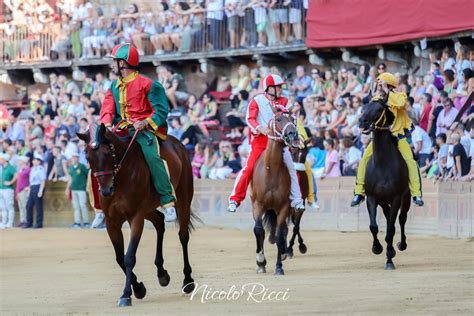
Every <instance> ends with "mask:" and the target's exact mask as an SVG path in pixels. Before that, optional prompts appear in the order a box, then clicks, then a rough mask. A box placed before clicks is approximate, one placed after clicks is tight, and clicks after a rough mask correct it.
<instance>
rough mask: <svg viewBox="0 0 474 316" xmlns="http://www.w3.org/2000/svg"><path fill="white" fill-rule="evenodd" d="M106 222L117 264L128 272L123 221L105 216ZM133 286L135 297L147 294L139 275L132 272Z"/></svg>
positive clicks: (140, 297)
mask: <svg viewBox="0 0 474 316" xmlns="http://www.w3.org/2000/svg"><path fill="white" fill-rule="evenodd" d="M105 223H106V227H107V234H108V235H109V238H110V241H111V242H112V245H113V247H114V251H115V260H116V261H117V264H118V265H119V266H120V268H121V269H122V271H123V272H124V273H125V275H126V273H127V270H126V267H125V259H124V243H123V234H122V224H123V221H119V222H117V221H112V220H110V219H109V218H107V217H106V218H105ZM131 282H132V286H133V290H134V292H135V297H136V298H138V299H142V298H143V297H145V295H146V288H145V286H144V285H143V283H142V282H140V283H138V281H137V276H136V275H135V274H134V273H133V272H132V280H131Z"/></svg>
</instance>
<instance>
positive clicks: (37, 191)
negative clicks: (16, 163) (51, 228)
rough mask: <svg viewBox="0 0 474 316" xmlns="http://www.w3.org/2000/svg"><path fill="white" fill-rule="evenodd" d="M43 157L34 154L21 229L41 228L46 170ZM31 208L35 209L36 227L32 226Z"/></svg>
mask: <svg viewBox="0 0 474 316" xmlns="http://www.w3.org/2000/svg"><path fill="white" fill-rule="evenodd" d="M42 164H43V156H41V155H40V154H37V153H35V154H34V156H33V168H31V171H30V188H29V189H28V190H29V196H28V202H27V203H26V225H25V226H24V227H23V228H33V227H34V228H43V195H44V187H45V183H46V169H45V168H44V167H43V165H42ZM33 207H34V208H35V209H36V225H35V226H33Z"/></svg>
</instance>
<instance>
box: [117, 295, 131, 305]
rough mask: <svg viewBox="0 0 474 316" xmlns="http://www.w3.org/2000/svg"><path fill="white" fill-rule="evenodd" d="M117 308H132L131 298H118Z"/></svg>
mask: <svg viewBox="0 0 474 316" xmlns="http://www.w3.org/2000/svg"><path fill="white" fill-rule="evenodd" d="M117 306H118V307H126V306H132V298H131V297H121V298H119V301H118V304H117Z"/></svg>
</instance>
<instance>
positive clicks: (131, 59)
mask: <svg viewBox="0 0 474 316" xmlns="http://www.w3.org/2000/svg"><path fill="white" fill-rule="evenodd" d="M110 57H112V58H117V59H123V60H125V61H126V62H127V63H128V64H129V65H130V66H132V67H136V66H138V61H139V56H138V51H137V49H136V47H135V46H133V45H132V44H130V43H125V44H119V45H116V46H115V47H114V49H112V54H111V56H110Z"/></svg>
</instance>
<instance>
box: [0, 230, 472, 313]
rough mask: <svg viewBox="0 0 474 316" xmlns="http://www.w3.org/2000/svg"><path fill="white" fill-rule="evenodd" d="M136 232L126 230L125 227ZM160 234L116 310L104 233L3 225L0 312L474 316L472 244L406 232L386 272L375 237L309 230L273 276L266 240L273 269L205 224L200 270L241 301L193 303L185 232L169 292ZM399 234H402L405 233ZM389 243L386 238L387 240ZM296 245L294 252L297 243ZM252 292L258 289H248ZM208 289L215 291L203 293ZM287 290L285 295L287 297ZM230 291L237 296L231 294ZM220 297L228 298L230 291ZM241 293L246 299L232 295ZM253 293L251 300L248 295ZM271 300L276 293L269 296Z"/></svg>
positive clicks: (198, 240) (172, 243)
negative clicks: (140, 288)
mask: <svg viewBox="0 0 474 316" xmlns="http://www.w3.org/2000/svg"><path fill="white" fill-rule="evenodd" d="M124 231H125V234H126V238H128V229H124ZM155 236H156V235H155V233H154V231H152V230H150V229H147V230H146V231H145V233H144V236H143V237H142V241H141V244H140V248H139V251H138V257H137V266H136V267H135V272H136V273H137V275H138V278H139V280H140V281H143V282H144V283H145V285H146V287H147V291H148V293H147V296H146V297H145V298H144V299H143V300H137V299H135V298H133V306H132V307H127V308H125V309H123V308H118V307H116V306H115V304H116V301H117V299H118V297H119V296H120V295H121V293H122V286H123V283H124V277H123V275H122V272H121V270H120V269H119V267H118V266H117V265H116V263H115V260H114V254H113V250H112V247H111V245H110V243H109V240H108V237H107V234H106V232H105V231H90V230H69V229H53V228H49V229H43V230H27V231H25V230H18V229H13V230H4V231H0V282H1V284H0V291H1V292H0V313H1V314H2V315H10V314H39V315H44V314H61V315H64V314H72V315H74V314H80V315H83V314H89V315H104V314H127V315H128V314H149V315H151V314H153V315H156V314H163V315H170V314H179V315H183V314H184V315H204V314H206V315H226V314H227V315H230V314H235V315H254V314H259V315H267V314H272V315H276V314H282V315H288V314H290V313H291V314H317V313H320V314H329V313H336V314H352V313H361V314H379V315H380V314H400V313H405V314H441V315H453V314H471V315H472V313H474V248H473V246H474V242H472V241H467V240H448V239H443V238H435V237H415V236H408V249H407V251H405V252H403V253H401V252H398V253H397V256H396V258H395V264H396V266H397V270H395V271H384V270H383V265H384V263H385V260H384V255H380V256H375V255H373V254H372V253H371V251H370V248H371V237H370V234H369V233H339V232H304V238H305V242H306V244H307V246H308V252H307V253H306V254H305V255H301V254H299V252H297V251H296V255H295V257H294V258H293V259H291V260H289V261H285V262H284V268H285V272H286V275H285V276H282V277H276V276H274V275H273V272H274V267H275V253H276V249H275V247H274V246H273V245H270V244H268V243H266V245H265V246H266V250H267V251H266V254H267V261H268V265H267V274H260V275H257V274H256V273H255V254H254V251H255V248H254V247H255V246H254V245H255V241H254V237H253V233H251V232H250V231H248V232H247V231H238V230H229V229H226V230H221V229H211V228H199V229H198V230H197V231H196V232H194V233H193V236H192V240H191V244H190V246H191V248H190V249H191V250H190V255H191V264H192V265H193V269H194V273H193V276H194V278H195V280H196V282H197V283H198V285H199V286H202V285H204V284H207V286H208V289H209V288H212V289H216V290H219V291H225V292H229V291H230V293H231V294H232V293H234V291H232V290H231V287H232V285H235V289H236V291H238V292H240V290H241V288H242V286H244V285H245V284H248V283H259V284H262V285H263V286H265V291H266V293H267V295H268V294H270V292H272V291H274V292H275V293H274V294H273V296H275V295H276V294H277V293H276V292H281V293H280V295H279V296H278V298H281V299H282V298H286V300H279V301H275V300H270V301H267V300H265V301H263V302H260V303H257V302H255V301H253V300H252V298H251V297H253V298H255V299H256V300H260V299H262V298H265V297H264V296H262V295H261V294H257V293H258V292H260V291H261V290H263V288H260V285H255V286H256V287H255V288H252V286H250V285H249V286H247V287H245V291H244V293H243V294H242V295H241V296H240V297H238V298H237V299H236V300H235V301H232V300H227V299H223V300H218V299H216V300H204V303H203V302H202V295H203V292H204V287H203V286H202V287H201V288H200V290H199V292H197V293H196V294H195V296H194V297H193V298H192V299H191V297H190V296H189V295H187V296H186V295H183V294H181V290H180V285H181V283H182V280H183V275H182V272H181V271H182V259H181V258H182V257H181V247H180V246H179V241H178V238H177V231H176V229H175V228H174V227H170V228H169V229H168V230H167V233H166V235H165V250H164V253H165V267H166V269H167V270H168V272H169V273H170V275H171V283H170V284H169V286H168V287H166V288H161V287H160V286H159V284H158V282H157V278H156V269H155V266H154V264H153V261H154V255H155ZM397 239H398V237H397ZM381 240H383V237H382V238H381ZM295 250H296V249H295ZM249 292H251V293H252V294H249ZM205 293H207V292H205ZM285 293H286V294H285ZM231 294H229V295H231ZM222 295H225V293H224V294H222ZM234 295H235V296H234V297H237V296H238V293H237V294H234ZM250 296H251V297H250ZM270 298H272V296H271V295H270Z"/></svg>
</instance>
